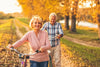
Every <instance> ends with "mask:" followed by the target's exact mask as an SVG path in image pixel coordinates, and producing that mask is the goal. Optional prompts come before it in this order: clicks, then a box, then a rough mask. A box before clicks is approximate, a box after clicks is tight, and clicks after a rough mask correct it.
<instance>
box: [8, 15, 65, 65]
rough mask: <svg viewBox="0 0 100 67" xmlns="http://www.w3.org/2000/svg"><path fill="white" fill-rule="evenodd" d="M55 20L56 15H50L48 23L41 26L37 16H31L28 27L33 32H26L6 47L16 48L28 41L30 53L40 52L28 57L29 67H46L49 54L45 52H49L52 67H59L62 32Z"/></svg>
mask: <svg viewBox="0 0 100 67" xmlns="http://www.w3.org/2000/svg"><path fill="white" fill-rule="evenodd" d="M56 19H57V15H56V13H51V14H50V15H49V22H46V23H44V25H43V26H42V19H41V18H40V17H39V16H33V17H32V19H31V20H30V26H31V27H32V28H33V30H32V31H29V32H27V33H26V34H25V35H24V36H23V37H22V38H21V39H20V40H18V41H16V42H15V43H14V44H13V45H11V44H9V45H8V47H9V48H11V47H14V48H17V47H19V46H21V45H22V44H23V43H24V42H26V41H28V42H29V43H30V46H31V49H32V51H31V52H35V51H36V50H40V51H41V52H40V53H37V54H35V55H33V56H30V67H48V61H49V54H48V52H47V50H50V51H51V53H50V56H51V59H52V67H61V49H60V38H61V37H62V36H63V30H62V27H61V24H60V23H58V22H56Z"/></svg>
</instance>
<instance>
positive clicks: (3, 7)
mask: <svg viewBox="0 0 100 67" xmlns="http://www.w3.org/2000/svg"><path fill="white" fill-rule="evenodd" d="M18 5H19V4H18V2H17V0H0V12H1V11H2V12H4V13H14V12H19V13H20V12H22V8H21V6H18Z"/></svg>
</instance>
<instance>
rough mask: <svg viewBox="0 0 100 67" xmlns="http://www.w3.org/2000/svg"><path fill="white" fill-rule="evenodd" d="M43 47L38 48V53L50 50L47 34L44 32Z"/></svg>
mask: <svg viewBox="0 0 100 67" xmlns="http://www.w3.org/2000/svg"><path fill="white" fill-rule="evenodd" d="M45 44H46V45H45V46H41V48H40V51H42V52H43V51H45V50H48V49H50V48H51V46H50V41H49V39H48V33H47V32H45Z"/></svg>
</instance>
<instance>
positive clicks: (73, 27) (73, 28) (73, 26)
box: [71, 15, 76, 32]
mask: <svg viewBox="0 0 100 67" xmlns="http://www.w3.org/2000/svg"><path fill="white" fill-rule="evenodd" d="M71 20H72V21H71V31H72V32H76V16H75V15H72V18H71Z"/></svg>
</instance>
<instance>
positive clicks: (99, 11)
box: [95, 0, 100, 40]
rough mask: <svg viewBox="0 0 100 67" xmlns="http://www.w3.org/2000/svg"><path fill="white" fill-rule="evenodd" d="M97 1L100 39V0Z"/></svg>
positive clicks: (99, 34)
mask: <svg viewBox="0 0 100 67" xmlns="http://www.w3.org/2000/svg"><path fill="white" fill-rule="evenodd" d="M95 2H96V11H97V13H96V15H97V20H96V22H97V23H98V36H99V40H100V0H95Z"/></svg>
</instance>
